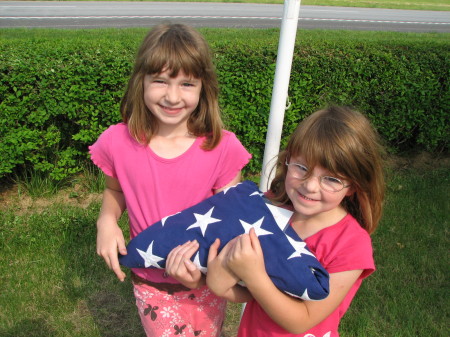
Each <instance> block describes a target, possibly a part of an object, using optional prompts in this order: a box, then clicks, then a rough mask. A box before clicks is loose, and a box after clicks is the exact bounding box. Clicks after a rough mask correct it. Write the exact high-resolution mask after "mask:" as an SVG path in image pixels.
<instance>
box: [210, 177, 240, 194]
mask: <svg viewBox="0 0 450 337" xmlns="http://www.w3.org/2000/svg"><path fill="white" fill-rule="evenodd" d="M240 182H241V171H239V172H238V174H236V176H235V177H234V178H233V180H231V181H230V182H229V183H228V184H226V185H225V186H224V187H221V188H219V189H217V190H215V191H214V194H217V193H220V192H222V191H223V190H225V189H227V188H228V187H231V186H234V185H236V184H238V183H240Z"/></svg>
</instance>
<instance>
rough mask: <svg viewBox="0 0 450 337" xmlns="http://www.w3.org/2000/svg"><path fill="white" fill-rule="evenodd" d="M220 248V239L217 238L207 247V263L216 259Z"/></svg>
mask: <svg viewBox="0 0 450 337" xmlns="http://www.w3.org/2000/svg"><path fill="white" fill-rule="evenodd" d="M219 247H220V239H219V238H217V239H216V240H215V241H214V242H213V244H212V245H211V246H210V247H209V252H208V263H209V262H211V261H212V260H214V259H215V258H216V257H217V252H218V250H219Z"/></svg>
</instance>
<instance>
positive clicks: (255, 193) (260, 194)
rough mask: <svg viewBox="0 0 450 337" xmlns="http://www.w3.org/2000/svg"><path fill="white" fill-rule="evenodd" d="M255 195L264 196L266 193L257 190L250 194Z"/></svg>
mask: <svg viewBox="0 0 450 337" xmlns="http://www.w3.org/2000/svg"><path fill="white" fill-rule="evenodd" d="M254 195H258V196H260V197H262V196H263V195H264V193H262V192H259V191H255V192H253V193H252V194H250V196H251V197H253V196H254Z"/></svg>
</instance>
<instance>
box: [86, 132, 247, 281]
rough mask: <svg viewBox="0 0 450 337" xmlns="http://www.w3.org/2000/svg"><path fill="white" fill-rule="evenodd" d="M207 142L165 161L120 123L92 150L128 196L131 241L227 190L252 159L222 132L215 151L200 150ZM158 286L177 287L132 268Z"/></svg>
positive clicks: (158, 272)
mask: <svg viewBox="0 0 450 337" xmlns="http://www.w3.org/2000/svg"><path fill="white" fill-rule="evenodd" d="M204 140H205V138H204V137H197V139H196V140H195V142H194V143H193V145H192V146H191V147H190V148H189V149H188V150H187V151H186V152H184V153H183V154H181V155H180V156H178V157H176V158H172V159H165V158H161V157H160V156H158V155H157V154H156V153H154V152H153V151H152V150H151V148H150V147H149V146H146V145H143V144H140V143H138V142H137V141H136V140H135V139H134V138H133V137H131V135H130V133H129V131H128V127H127V125H126V124H124V123H119V124H117V125H113V126H111V127H109V128H108V129H107V130H106V131H104V132H103V133H102V134H101V135H100V137H99V138H98V140H97V141H96V142H95V143H94V144H93V145H92V146H90V147H89V150H90V154H91V159H92V161H93V162H94V163H95V164H96V165H97V166H98V167H100V168H101V169H102V171H103V172H104V173H105V174H106V175H109V176H111V177H114V178H117V179H118V180H119V182H120V185H121V187H122V190H123V193H124V195H125V200H126V205H127V211H128V216H129V219H130V234H131V238H133V237H135V236H136V235H137V234H139V233H140V232H141V231H143V230H144V229H146V228H147V227H148V226H150V225H152V224H153V223H155V222H157V221H159V220H161V219H162V218H164V217H166V216H168V215H171V214H175V213H177V212H179V211H182V210H184V209H185V208H188V207H191V206H193V205H195V204H197V203H199V202H201V201H203V200H204V199H206V198H208V197H210V196H212V195H213V194H214V190H216V189H219V188H221V187H223V186H225V185H227V184H228V183H229V182H230V181H231V180H232V179H233V178H234V177H235V176H236V174H237V173H238V172H239V171H240V170H241V169H242V168H243V167H244V166H245V165H246V164H247V163H248V162H249V160H250V158H251V155H250V154H249V153H248V152H247V150H246V149H245V148H244V147H243V146H242V144H241V143H240V142H239V140H238V139H237V138H236V136H235V135H234V134H233V133H232V132H229V131H225V130H224V131H223V136H222V140H221V142H220V143H219V145H217V146H216V147H215V148H214V149H213V150H211V151H205V150H203V149H202V148H201V145H202V144H203V141H204ZM133 271H134V272H135V273H136V274H138V275H139V276H141V277H144V278H146V279H149V280H152V281H153V282H176V281H175V280H174V279H172V278H166V277H165V276H164V275H163V270H159V269H133Z"/></svg>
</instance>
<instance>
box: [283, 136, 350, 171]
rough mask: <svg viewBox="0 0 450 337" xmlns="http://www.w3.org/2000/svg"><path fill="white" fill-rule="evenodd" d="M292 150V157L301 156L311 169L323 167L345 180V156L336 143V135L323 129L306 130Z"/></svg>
mask: <svg viewBox="0 0 450 337" xmlns="http://www.w3.org/2000/svg"><path fill="white" fill-rule="evenodd" d="M294 144H295V146H293V147H292V149H290V151H289V152H290V154H291V156H292V157H296V156H301V157H302V159H303V160H304V161H305V163H306V165H307V166H308V167H309V169H311V170H312V169H313V168H314V167H316V166H320V167H323V168H324V169H326V170H327V171H329V172H330V174H332V175H334V176H336V177H337V178H345V176H343V174H344V173H345V170H344V167H345V165H343V163H342V160H344V158H345V155H344V153H343V151H341V149H339V146H337V144H338V142H337V141H335V137H334V135H332V134H330V133H329V132H327V130H324V129H323V128H315V127H309V128H304V129H303V132H301V134H300V135H299V137H298V138H297V139H296V141H295V142H294Z"/></svg>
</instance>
